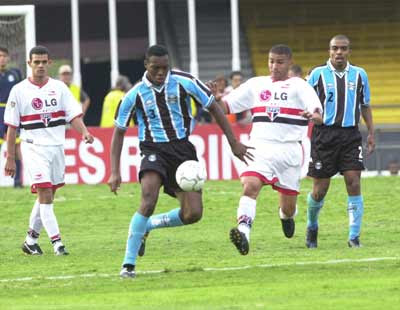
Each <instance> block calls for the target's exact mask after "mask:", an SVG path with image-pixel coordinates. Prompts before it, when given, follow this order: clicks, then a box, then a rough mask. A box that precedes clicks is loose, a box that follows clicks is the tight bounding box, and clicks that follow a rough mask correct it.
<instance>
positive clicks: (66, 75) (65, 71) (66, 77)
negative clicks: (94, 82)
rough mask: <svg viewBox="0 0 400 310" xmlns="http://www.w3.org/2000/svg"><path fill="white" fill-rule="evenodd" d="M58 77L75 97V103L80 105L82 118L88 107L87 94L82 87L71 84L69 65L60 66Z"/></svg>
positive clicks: (88, 99)
mask: <svg viewBox="0 0 400 310" xmlns="http://www.w3.org/2000/svg"><path fill="white" fill-rule="evenodd" d="M58 77H59V79H60V80H61V81H63V82H64V83H65V84H66V85H67V86H68V88H69V90H70V91H71V93H72V95H73V96H74V97H75V99H76V101H78V102H79V103H81V104H82V111H83V116H85V114H86V111H87V110H88V108H89V105H90V98H89V96H88V94H87V93H86V92H85V91H84V90H83V89H82V87H80V86H78V85H76V84H74V83H72V68H71V66H70V65H62V66H60V68H59V69H58Z"/></svg>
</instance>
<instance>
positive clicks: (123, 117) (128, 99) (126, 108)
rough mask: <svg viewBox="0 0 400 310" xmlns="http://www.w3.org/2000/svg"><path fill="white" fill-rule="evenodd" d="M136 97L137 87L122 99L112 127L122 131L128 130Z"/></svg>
mask: <svg viewBox="0 0 400 310" xmlns="http://www.w3.org/2000/svg"><path fill="white" fill-rule="evenodd" d="M137 96H138V91H137V87H134V88H133V89H131V90H130V91H129V92H128V93H127V94H126V95H125V96H124V98H122V101H121V103H120V104H119V107H118V110H117V114H116V116H115V121H114V125H115V126H116V127H118V128H119V129H122V130H126V129H128V127H129V121H130V119H131V116H132V112H133V110H134V109H135V105H136V97H137Z"/></svg>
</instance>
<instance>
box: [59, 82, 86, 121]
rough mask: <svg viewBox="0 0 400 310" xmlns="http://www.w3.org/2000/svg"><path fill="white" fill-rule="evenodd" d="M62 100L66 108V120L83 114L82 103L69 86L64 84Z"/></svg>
mask: <svg viewBox="0 0 400 310" xmlns="http://www.w3.org/2000/svg"><path fill="white" fill-rule="evenodd" d="M61 96H62V101H63V105H64V109H65V121H66V122H67V123H69V122H71V121H72V120H73V119H74V118H75V117H77V116H80V115H82V114H83V113H82V105H81V104H80V103H79V102H78V101H76V99H75V97H74V96H73V95H72V93H71V91H70V90H69V89H68V88H67V86H65V85H62V95H61Z"/></svg>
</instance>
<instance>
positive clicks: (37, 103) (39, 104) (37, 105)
mask: <svg viewBox="0 0 400 310" xmlns="http://www.w3.org/2000/svg"><path fill="white" fill-rule="evenodd" d="M31 104H32V108H34V109H35V110H40V109H41V108H43V101H42V100H41V99H40V98H33V99H32V103H31Z"/></svg>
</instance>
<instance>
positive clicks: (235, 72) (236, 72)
mask: <svg viewBox="0 0 400 310" xmlns="http://www.w3.org/2000/svg"><path fill="white" fill-rule="evenodd" d="M235 75H240V76H241V77H243V73H242V71H232V72H231V74H230V75H229V78H230V79H231V80H232V79H233V77H234V76H235Z"/></svg>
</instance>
